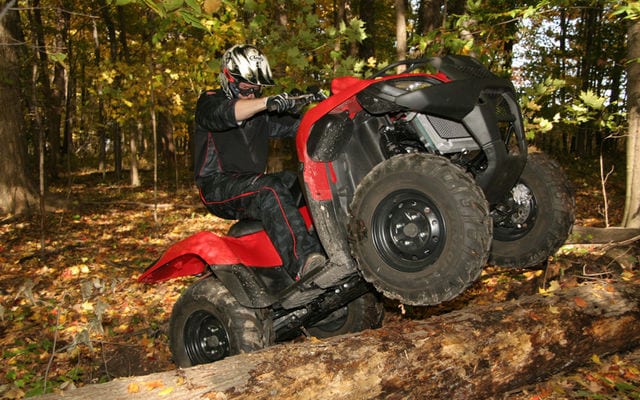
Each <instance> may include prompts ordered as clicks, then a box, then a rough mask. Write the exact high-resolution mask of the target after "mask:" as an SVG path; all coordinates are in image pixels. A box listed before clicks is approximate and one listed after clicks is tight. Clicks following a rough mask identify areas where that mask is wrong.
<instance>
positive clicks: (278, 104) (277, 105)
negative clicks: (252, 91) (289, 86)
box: [267, 93, 296, 113]
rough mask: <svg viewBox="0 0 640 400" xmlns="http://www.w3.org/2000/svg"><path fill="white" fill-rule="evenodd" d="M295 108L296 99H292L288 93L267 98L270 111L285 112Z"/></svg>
mask: <svg viewBox="0 0 640 400" xmlns="http://www.w3.org/2000/svg"><path fill="white" fill-rule="evenodd" d="M295 109H296V101H295V100H294V99H290V98H289V95H288V94H286V93H282V94H279V95H276V96H270V97H268V98H267V111H269V112H277V113H285V112H287V111H293V110H295Z"/></svg>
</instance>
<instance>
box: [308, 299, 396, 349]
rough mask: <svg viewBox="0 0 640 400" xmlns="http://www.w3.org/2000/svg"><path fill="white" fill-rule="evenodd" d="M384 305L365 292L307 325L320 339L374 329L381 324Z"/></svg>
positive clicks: (310, 331)
mask: <svg viewBox="0 0 640 400" xmlns="http://www.w3.org/2000/svg"><path fill="white" fill-rule="evenodd" d="M383 317H384V307H383V305H382V302H381V301H380V299H378V297H377V296H376V295H375V294H374V293H371V292H369V293H365V294H364V295H362V296H360V297H358V298H357V299H355V300H353V301H352V302H350V303H349V304H347V305H346V306H344V307H342V308H340V309H338V310H336V311H334V312H333V313H331V314H330V315H329V316H328V317H327V318H325V319H323V320H322V321H320V322H318V323H316V324H315V325H313V326H311V327H309V329H308V331H309V333H310V334H311V335H312V336H315V337H317V338H320V339H325V338H329V337H332V336H337V335H343V334H345V333H352V332H360V331H363V330H365V329H375V328H379V327H380V326H381V325H382V318H383Z"/></svg>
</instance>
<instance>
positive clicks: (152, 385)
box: [144, 381, 164, 389]
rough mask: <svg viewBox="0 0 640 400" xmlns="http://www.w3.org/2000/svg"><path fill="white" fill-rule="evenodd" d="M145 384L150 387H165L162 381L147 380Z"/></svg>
mask: <svg viewBox="0 0 640 400" xmlns="http://www.w3.org/2000/svg"><path fill="white" fill-rule="evenodd" d="M144 385H145V386H146V387H148V388H149V389H157V388H160V387H163V386H164V383H162V382H160V381H151V382H145V383H144Z"/></svg>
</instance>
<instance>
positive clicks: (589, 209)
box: [0, 164, 640, 400]
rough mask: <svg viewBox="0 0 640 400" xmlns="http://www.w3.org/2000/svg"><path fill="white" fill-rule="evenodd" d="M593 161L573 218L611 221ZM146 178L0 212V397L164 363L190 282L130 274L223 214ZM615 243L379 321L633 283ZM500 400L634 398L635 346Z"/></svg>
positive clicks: (582, 176) (495, 275) (81, 183)
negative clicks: (612, 250)
mask: <svg viewBox="0 0 640 400" xmlns="http://www.w3.org/2000/svg"><path fill="white" fill-rule="evenodd" d="M593 169H594V168H593V166H590V167H589V166H588V165H586V164H585V167H584V168H583V169H580V168H573V169H572V170H571V171H569V174H570V177H571V181H572V183H573V185H574V187H575V192H576V199H577V220H576V225H583V226H600V227H602V226H604V224H605V218H604V211H607V212H608V214H609V221H612V222H611V224H612V225H613V224H615V223H616V221H620V218H621V213H622V210H623V206H624V200H623V199H624V182H620V180H619V179H618V180H617V181H616V180H615V179H612V181H611V182H607V186H608V195H609V204H608V208H605V207H604V206H603V200H602V198H603V196H602V191H601V187H600V178H599V176H598V175H597V173H595V172H594V171H593ZM150 180H151V178H150V174H149V175H147V174H144V175H143V182H146V184H144V185H143V186H142V187H140V188H131V187H130V186H128V185H127V184H126V183H123V181H125V180H120V181H118V180H116V179H114V177H113V176H111V175H110V174H106V175H103V174H97V173H93V174H91V173H86V174H76V175H74V176H72V179H71V180H70V183H69V182H61V183H60V184H59V185H57V186H53V187H52V189H51V192H52V195H54V196H56V197H58V198H60V199H64V200H65V202H66V206H65V207H64V208H60V209H58V210H55V211H49V212H47V213H46V215H45V218H44V220H43V219H42V218H41V217H40V215H38V214H37V213H34V215H32V216H19V217H12V216H6V215H5V216H2V215H0V271H1V273H0V352H1V354H2V356H1V359H0V398H7V399H16V398H22V397H25V396H31V395H36V394H40V393H43V392H44V391H51V389H52V388H57V389H68V388H71V387H74V386H80V385H86V384H90V383H97V382H105V381H108V380H111V379H113V378H116V377H123V376H131V375H142V374H148V373H151V372H158V371H165V370H170V369H173V368H175V366H174V364H173V363H172V362H171V359H170V354H169V349H168V340H167V335H166V332H167V327H168V319H169V315H170V312H171V308H172V306H173V303H174V302H175V301H176V299H177V298H178V296H179V294H180V292H181V290H183V289H184V287H185V286H186V285H187V284H188V283H189V282H190V281H191V280H192V279H193V278H184V279H180V280H175V281H171V282H166V283H162V284H156V285H147V284H140V283H137V281H136V278H137V277H138V276H139V275H140V274H141V273H142V271H144V269H145V268H146V267H147V266H148V265H149V264H150V263H151V262H152V261H154V260H155V259H157V258H158V257H159V256H160V255H161V253H162V251H163V250H164V249H166V248H167V247H168V246H169V245H171V244H172V243H174V242H176V241H178V240H180V239H182V238H184V237H186V236H188V235H190V234H192V233H195V232H198V231H201V230H210V231H213V232H217V233H223V232H225V231H226V229H227V228H228V226H229V222H228V221H223V220H220V219H218V218H215V217H213V216H210V215H208V214H207V213H206V211H205V210H204V208H203V207H202V206H201V205H200V204H199V200H198V198H197V196H196V191H195V189H194V187H191V186H190V185H189V184H184V187H182V188H180V189H178V190H175V191H171V192H168V191H162V190H160V191H157V192H156V194H154V191H153V184H152V183H150ZM185 180H186V179H185ZM156 203H157V204H158V206H157V207H156V206H154V204H156ZM41 226H44V227H45V228H44V229H42V228H41ZM43 245H44V249H43V248H42V246H43ZM622 250H623V251H624V252H626V254H625V256H626V257H631V258H632V261H631V264H629V263H626V268H622V266H621V264H620V263H618V262H616V261H614V260H613V259H612V258H610V257H608V256H606V255H604V254H603V253H602V252H601V251H599V249H598V248H597V247H595V246H594V247H590V246H571V245H567V246H564V247H563V248H562V249H561V250H560V251H559V252H558V254H556V255H555V256H554V257H553V258H552V259H551V260H550V261H549V263H548V264H547V265H546V268H545V266H541V267H540V269H532V270H513V269H505V268H500V267H499V266H488V267H487V268H486V270H485V271H484V273H483V274H482V276H481V278H480V279H479V280H478V281H477V282H476V283H475V284H474V285H473V286H472V287H471V288H470V289H469V290H467V291H466V292H465V293H464V294H463V295H461V296H459V297H458V298H457V299H455V300H453V301H451V302H448V303H446V304H442V305H440V306H437V307H407V306H404V307H401V306H399V305H397V304H394V303H392V302H389V303H388V304H387V309H386V317H385V322H390V321H399V320H402V319H424V318H428V317H429V316H431V315H436V314H442V313H446V312H449V311H452V310H455V309H459V308H462V307H467V306H471V305H475V304H488V303H492V302H499V301H504V300H509V299H512V298H517V297H520V296H523V295H528V294H535V293H539V292H541V291H552V290H557V289H559V288H563V287H571V286H575V285H578V284H580V283H581V282H585V281H593V280H630V281H636V282H638V281H640V273H639V272H638V270H639V267H638V260H639V259H640V258H639V257H640V243H638V242H635V243H631V244H628V245H626V246H625V247H624V248H623V249H622ZM633 260H635V261H633ZM503 398H508V399H523V400H524V399H527V400H533V399H569V398H570V399H574V398H575V399H578V398H580V399H640V349H636V350H635V351H633V350H632V349H631V351H630V352H627V353H620V354H614V355H608V356H606V357H605V356H603V355H595V354H594V356H593V358H592V360H591V362H590V363H589V364H588V365H584V366H582V367H580V368H579V369H576V370H574V371H572V372H570V373H564V374H561V375H554V376H550V377H549V379H548V380H546V381H544V382H539V383H536V384H534V385H532V386H530V387H526V388H522V389H520V390H518V391H515V392H513V393H509V394H505V396H504V397H503Z"/></svg>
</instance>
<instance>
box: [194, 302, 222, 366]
mask: <svg viewBox="0 0 640 400" xmlns="http://www.w3.org/2000/svg"><path fill="white" fill-rule="evenodd" d="M184 346H185V350H186V352H187V355H188V356H189V359H190V360H191V362H192V363H193V365H196V364H205V363H211V362H214V361H218V360H221V359H223V358H225V357H227V356H228V355H229V353H230V347H229V336H228V335H227V331H226V330H225V329H224V326H223V325H222V322H220V320H219V319H218V318H216V317H215V316H214V315H213V314H211V313H209V312H206V311H197V312H195V313H193V314H191V316H189V319H188V320H187V323H186V324H185V327H184Z"/></svg>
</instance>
